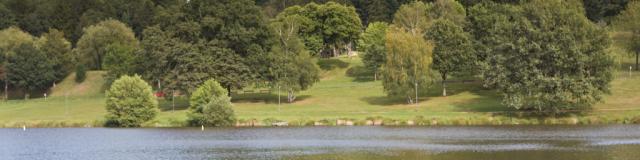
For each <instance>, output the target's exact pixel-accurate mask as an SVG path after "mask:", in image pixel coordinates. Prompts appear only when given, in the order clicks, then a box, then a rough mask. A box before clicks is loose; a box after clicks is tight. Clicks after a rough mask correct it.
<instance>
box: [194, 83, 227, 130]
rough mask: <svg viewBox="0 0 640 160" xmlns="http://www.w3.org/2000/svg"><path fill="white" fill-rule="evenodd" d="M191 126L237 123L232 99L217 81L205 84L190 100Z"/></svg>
mask: <svg viewBox="0 0 640 160" xmlns="http://www.w3.org/2000/svg"><path fill="white" fill-rule="evenodd" d="M189 104H190V107H189V113H188V114H187V116H188V118H189V120H188V121H189V125H191V126H201V125H203V126H230V125H233V123H234V122H235V116H234V112H233V109H232V105H231V98H230V97H229V96H227V90H225V89H224V88H222V86H220V83H218V82H216V81H215V80H208V81H206V82H204V84H202V85H201V86H200V87H198V89H196V91H195V92H193V95H191V99H190V100H189Z"/></svg>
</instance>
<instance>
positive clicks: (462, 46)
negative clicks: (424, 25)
mask: <svg viewBox="0 0 640 160" xmlns="http://www.w3.org/2000/svg"><path fill="white" fill-rule="evenodd" d="M427 37H429V38H430V39H431V40H433V42H434V43H435V48H434V50H433V69H434V70H437V71H438V72H440V76H441V78H442V96H447V83H446V81H447V78H448V76H449V75H451V74H456V73H462V72H464V71H467V72H472V70H473V67H474V65H475V63H476V58H475V55H474V54H473V52H472V46H471V40H470V38H469V35H468V34H467V33H466V32H465V31H464V30H463V29H462V27H461V26H458V25H456V24H455V23H454V22H451V21H449V20H447V19H438V20H436V21H435V22H434V23H433V25H432V26H431V27H430V28H429V30H428V31H427Z"/></svg>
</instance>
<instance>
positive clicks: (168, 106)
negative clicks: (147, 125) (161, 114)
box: [158, 97, 189, 111]
mask: <svg viewBox="0 0 640 160" xmlns="http://www.w3.org/2000/svg"><path fill="white" fill-rule="evenodd" d="M174 104H175V108H174ZM158 107H159V108H160V111H172V110H187V109H189V98H187V97H176V98H175V100H174V101H172V100H171V98H166V99H162V100H159V101H158Z"/></svg>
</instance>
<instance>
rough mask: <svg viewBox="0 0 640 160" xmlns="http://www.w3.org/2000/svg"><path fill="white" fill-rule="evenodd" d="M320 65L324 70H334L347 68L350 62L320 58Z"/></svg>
mask: <svg viewBox="0 0 640 160" xmlns="http://www.w3.org/2000/svg"><path fill="white" fill-rule="evenodd" d="M318 66H319V67H320V69H323V70H332V69H335V68H347V67H349V63H347V62H345V61H342V60H340V59H320V60H318Z"/></svg>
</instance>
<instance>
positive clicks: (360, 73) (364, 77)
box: [346, 66, 375, 82]
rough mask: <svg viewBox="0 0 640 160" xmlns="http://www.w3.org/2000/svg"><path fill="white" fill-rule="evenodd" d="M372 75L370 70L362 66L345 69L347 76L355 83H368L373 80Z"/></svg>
mask: <svg viewBox="0 0 640 160" xmlns="http://www.w3.org/2000/svg"><path fill="white" fill-rule="evenodd" d="M374 74H375V72H373V71H372V70H370V69H368V68H366V67H364V66H354V67H351V68H349V69H347V74H346V75H347V76H349V77H353V78H354V80H353V81H355V82H369V81H373V80H374V78H375V77H374Z"/></svg>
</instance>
